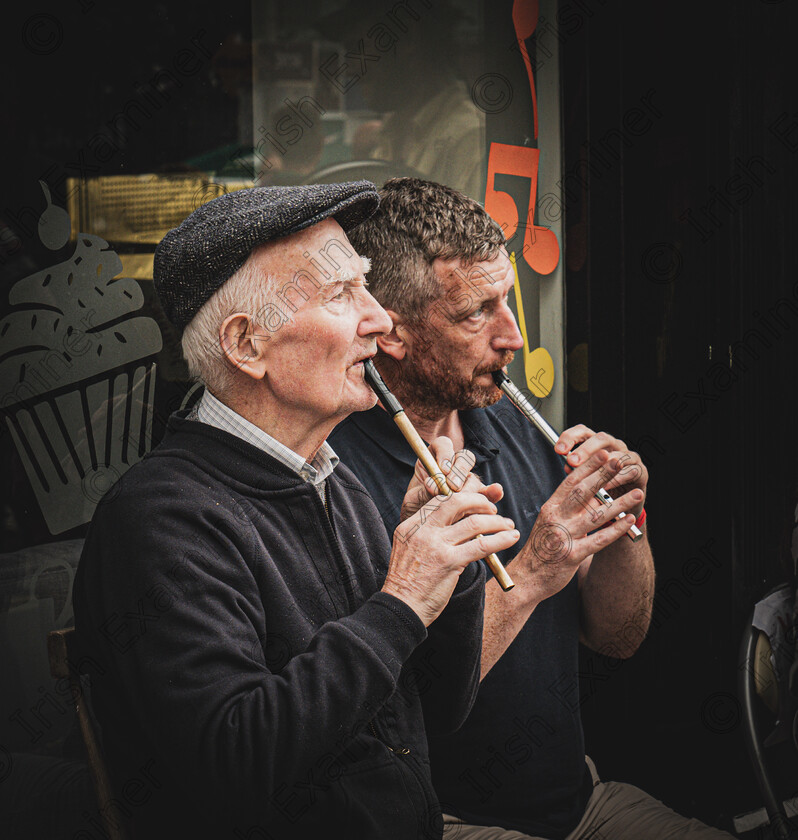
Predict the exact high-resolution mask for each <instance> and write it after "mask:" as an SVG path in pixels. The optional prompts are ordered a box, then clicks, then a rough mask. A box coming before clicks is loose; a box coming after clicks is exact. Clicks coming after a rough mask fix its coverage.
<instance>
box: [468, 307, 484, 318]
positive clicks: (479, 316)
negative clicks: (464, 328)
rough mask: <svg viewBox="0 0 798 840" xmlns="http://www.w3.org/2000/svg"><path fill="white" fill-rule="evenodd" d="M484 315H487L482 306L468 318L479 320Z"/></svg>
mask: <svg viewBox="0 0 798 840" xmlns="http://www.w3.org/2000/svg"><path fill="white" fill-rule="evenodd" d="M484 313H485V307H484V306H480V307H478V308H477V309H475V310H474V311H473V312H470V313H469V314H468V317H469V318H473V319H474V320H476V319H477V318H481V317H482V315H483V314H484Z"/></svg>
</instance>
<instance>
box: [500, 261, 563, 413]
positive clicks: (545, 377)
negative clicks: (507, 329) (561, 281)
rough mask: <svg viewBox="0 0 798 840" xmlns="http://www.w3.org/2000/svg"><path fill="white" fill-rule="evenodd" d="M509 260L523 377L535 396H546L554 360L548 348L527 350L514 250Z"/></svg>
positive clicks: (549, 389)
mask: <svg viewBox="0 0 798 840" xmlns="http://www.w3.org/2000/svg"><path fill="white" fill-rule="evenodd" d="M510 262H511V263H512V264H513V274H514V276H515V279H514V281H513V287H514V288H515V305H516V307H517V309H518V328H519V329H520V330H521V336H522V337H523V339H524V348H523V352H524V378H525V379H526V384H527V387H528V388H529V390H530V391H531V392H532V393H533V394H534V395H535V396H536V397H541V398H543V397H548V395H549V394H550V393H551V389H552V388H553V387H554V360H553V359H552V358H551V355H550V354H549V352H548V350H545V349H544V348H543V347H538V348H536V349H535V350H533V351H531V352H530V350H529V339H528V338H527V334H526V319H525V318H524V303H523V301H522V300H521V284H520V282H519V280H518V266H517V265H516V262H515V251H512V252H511V253H510Z"/></svg>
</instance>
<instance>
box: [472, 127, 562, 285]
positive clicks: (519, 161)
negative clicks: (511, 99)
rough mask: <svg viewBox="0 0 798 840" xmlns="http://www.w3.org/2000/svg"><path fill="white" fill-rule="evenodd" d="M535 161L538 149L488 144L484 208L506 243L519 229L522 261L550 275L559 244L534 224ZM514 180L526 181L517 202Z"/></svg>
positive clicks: (536, 167) (536, 179) (540, 272)
mask: <svg viewBox="0 0 798 840" xmlns="http://www.w3.org/2000/svg"><path fill="white" fill-rule="evenodd" d="M539 162H540V149H530V148H528V147H527V146H510V145H507V144H505V143H491V144H490V154H489V156H488V183H487V186H486V188H485V209H486V210H487V211H488V213H490V215H491V216H493V218H494V219H495V220H496V221H497V222H498V223H499V225H500V227H501V228H502V229H503V230H504V235H505V236H506V237H507V240H508V245H512V240H514V239H515V236H516V234H517V233H518V232H519V230H520V229H521V228H523V230H524V241H523V246H522V247H521V256H522V257H523V258H524V261H525V262H526V263H527V265H529V267H530V268H531V269H532V270H533V271H536V272H537V273H538V274H551V272H552V271H554V269H555V268H556V267H557V263H558V262H559V261H560V245H559V243H558V242H557V237H556V236H555V234H554V233H553V232H552V231H550V230H549V229H548V228H546V227H542V226H540V225H536V224H535V223H534V215H535V202H536V200H537V189H538V164H539ZM516 179H526V180H528V181H529V191H528V193H526V192H522V193H520V194H519V195H518V198H520V199H521V202H519V201H518V200H517V198H516V193H519V190H518V189H517V186H518V182H517V180H516ZM524 196H525V200H524V198H523V197H524ZM520 207H524V210H525V212H524V213H523V215H522V214H520V213H519V208H520ZM521 218H523V219H524V221H523V222H522V221H521Z"/></svg>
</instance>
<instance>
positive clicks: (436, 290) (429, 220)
mask: <svg viewBox="0 0 798 840" xmlns="http://www.w3.org/2000/svg"><path fill="white" fill-rule="evenodd" d="M348 236H349V239H350V241H351V242H352V244H353V245H354V247H355V249H356V250H357V252H358V253H359V254H361V255H362V256H364V257H368V258H369V259H370V260H371V271H370V272H369V275H368V280H369V290H370V291H371V293H372V294H373V295H374V297H375V298H377V300H378V301H379V302H380V303H381V304H382V305H383V306H384V307H385V308H386V309H393V310H394V311H395V312H397V313H399V315H401V316H402V317H403V318H404V319H405V320H406V321H407V322H408V323H414V322H417V321H419V320H421V319H423V318H424V316H425V314H426V312H427V309H428V308H429V306H430V305H431V304H432V303H433V302H434V301H435V300H437V299H438V298H439V297H440V296H441V294H442V293H443V290H442V289H441V286H440V282H439V281H438V279H437V277H436V276H435V272H434V270H433V267H432V264H433V262H434V261H435V260H436V259H444V260H450V259H455V258H458V257H459V258H460V259H461V260H462V262H463V265H464V266H469V265H472V264H473V263H476V262H482V261H484V260H490V259H493V258H494V257H495V256H496V254H497V253H498V252H499V249H500V248H501V247H502V245H504V244H505V238H504V234H503V233H502V230H501V228H500V227H499V226H498V225H497V224H496V222H494V221H493V219H491V217H490V216H489V215H488V214H487V213H486V212H485V209H484V207H482V206H481V205H480V204H477V202H476V201H473V200H472V199H470V198H468V196H465V195H463V194H462V193H460V192H458V191H457V190H453V189H452V188H451V187H447V186H444V185H443V184H436V183H434V182H432V181H423V180H421V179H419V178H391V180H389V181H386V183H385V186H383V188H382V189H381V190H380V207H379V209H378V210H377V212H376V213H375V214H374V215H373V216H371V217H370V218H368V219H366V221H364V222H362V223H361V224H360V225H358V226H357V227H356V228H354V229H353V230H351V231H350V232H349V234H348Z"/></svg>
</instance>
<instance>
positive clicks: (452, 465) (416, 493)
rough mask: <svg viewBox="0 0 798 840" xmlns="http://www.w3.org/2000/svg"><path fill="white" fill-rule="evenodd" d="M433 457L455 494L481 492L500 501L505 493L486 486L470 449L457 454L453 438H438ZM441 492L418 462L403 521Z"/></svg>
mask: <svg viewBox="0 0 798 840" xmlns="http://www.w3.org/2000/svg"><path fill="white" fill-rule="evenodd" d="M429 450H430V452H431V453H432V457H433V458H435V460H436V462H437V463H438V465H439V466H440V469H441V472H442V473H443V475H444V476H446V483H447V484H448V485H449V488H450V489H451V490H452V492H454V493H457V492H458V491H460V490H468V491H470V492H474V493H481V494H482V495H483V496H485V498H487V499H489V500H490V501H491V502H494V503H495V502H498V501H499V499H501V498H502V496H503V495H504V492H503V490H502V486H501V484H489V485H487V486H486V485H484V484H483V483H482V481H481V480H480V478H479V476H476V475H474V474H473V473H472V472H471V470H472V469H473V467H474V461H475V459H474V454H473V452H469V451H468V450H467V449H461V450H460V451H459V452H455V451H454V445H453V444H452V441H451V439H450V438H448V437H445V436H442V437H439V438H436V439H435V440H434V441H433V442H432V443H431V444H430V447H429ZM438 493H439V490H438V486H437V485H436V484H435V481H434V479H432V478H430V477H429V475H428V474H427V471H426V470H425V469H424V465H423V464H422V463H421V461H416V468H415V471H414V473H413V478H411V479H410V484H409V485H408V486H407V492H406V493H405V497H404V500H403V501H402V510H401V512H400V515H399V521H400V522H404V521H405V519H408V518H409V517H411V516H412V515H413V514H414V513H415V512H416V511H417V510H420V509H421V508H422V507H424V505H425V504H427V502H429V500H430V499H432V498H434V497H435V496H437V495H438Z"/></svg>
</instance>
